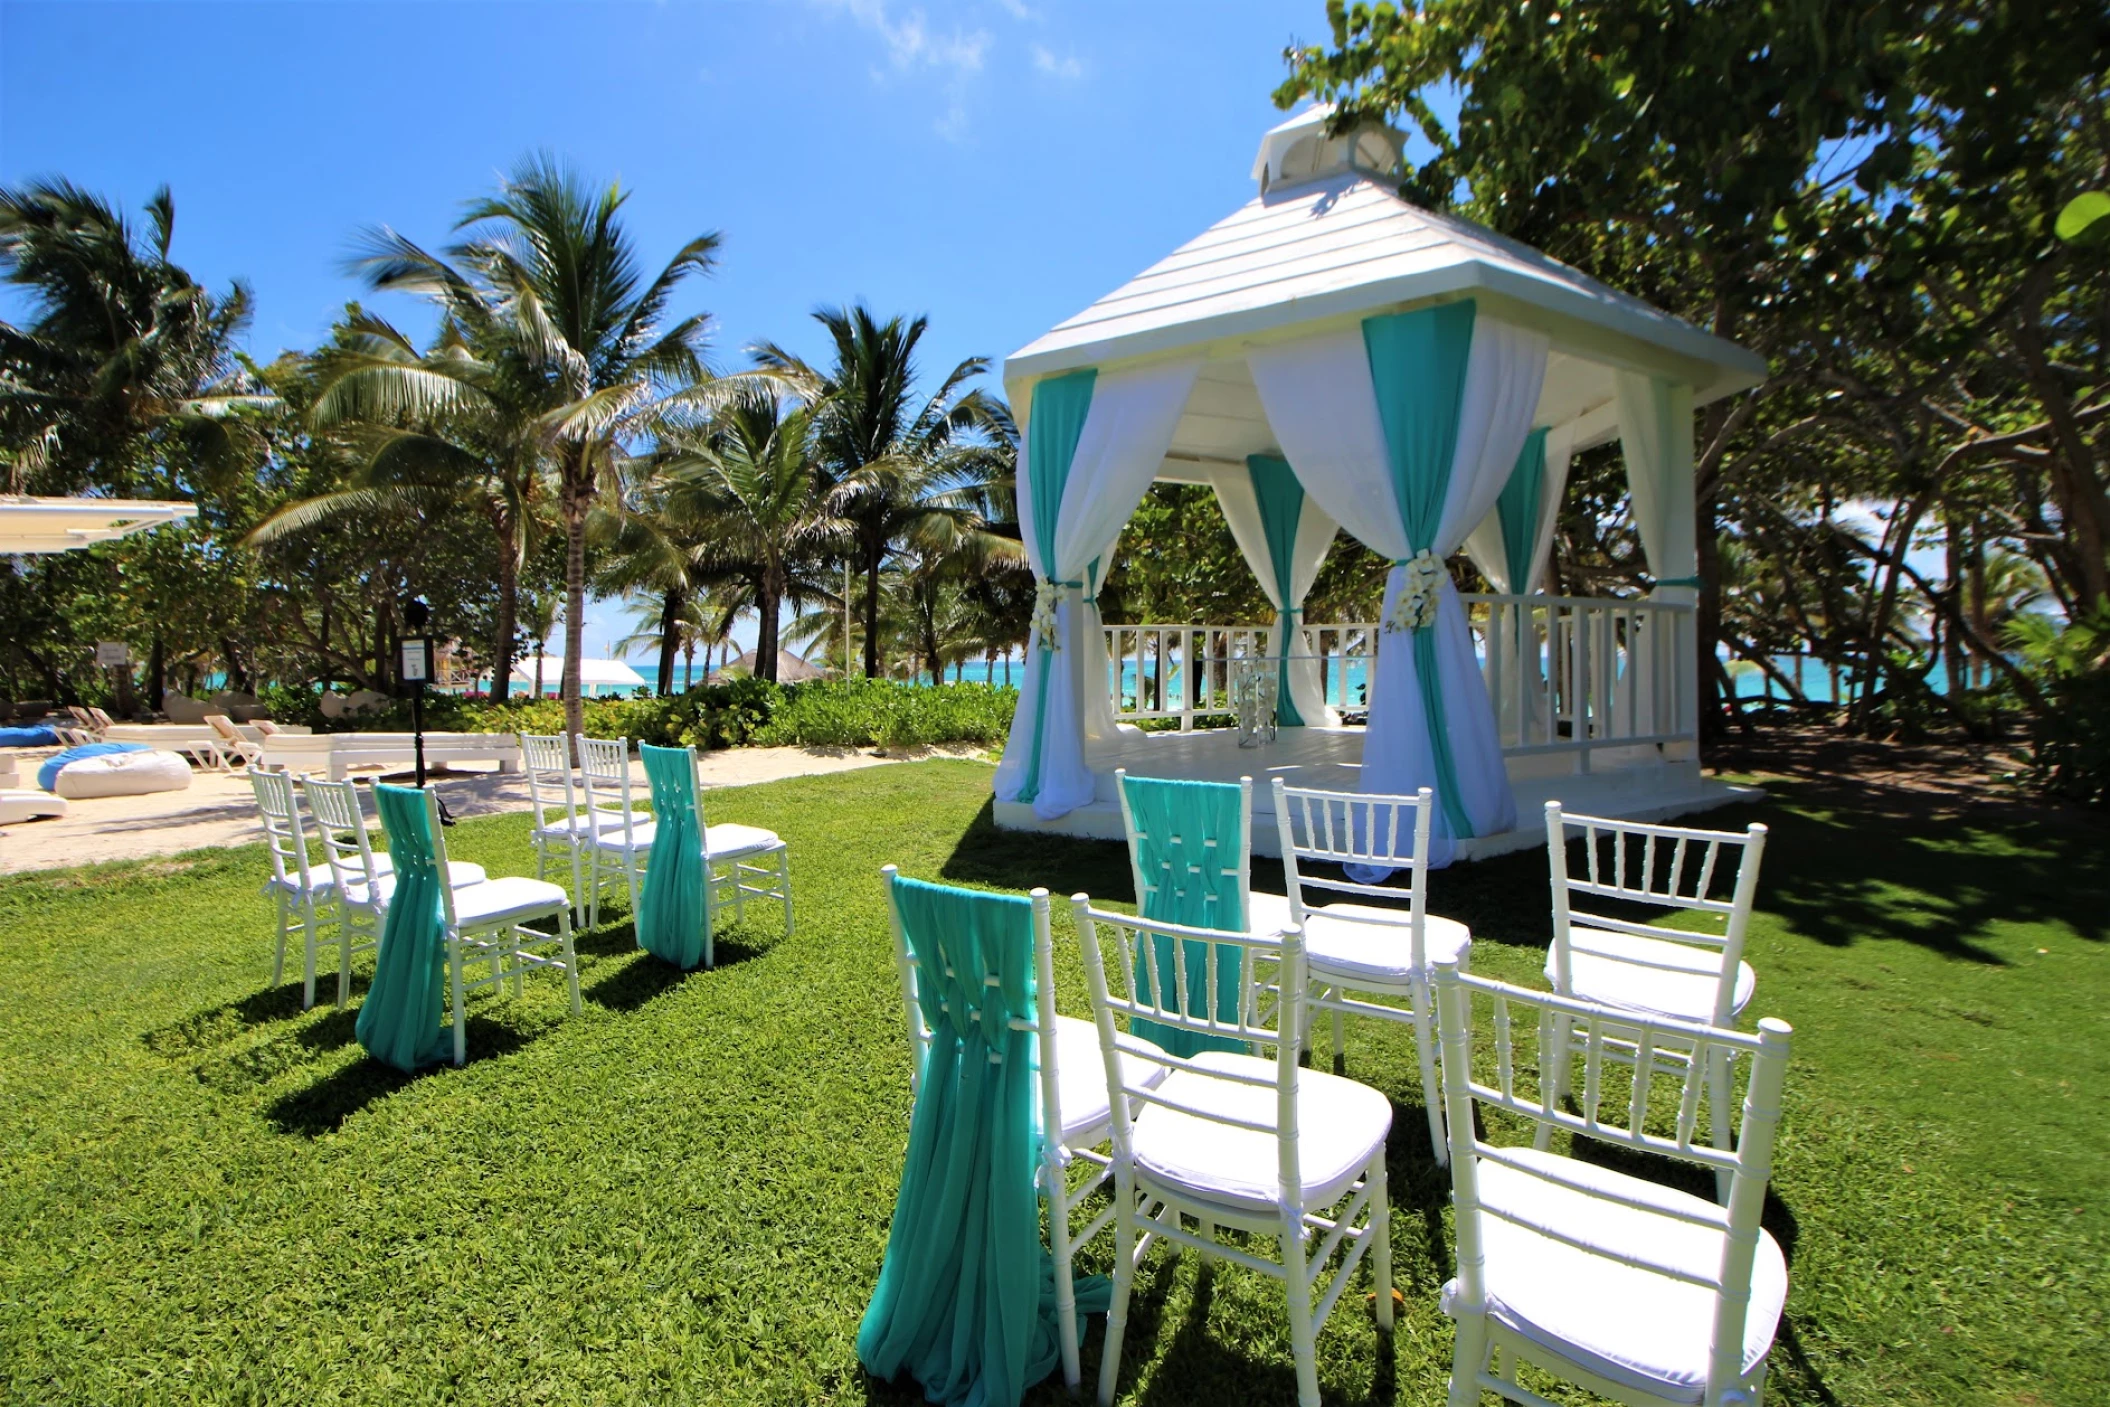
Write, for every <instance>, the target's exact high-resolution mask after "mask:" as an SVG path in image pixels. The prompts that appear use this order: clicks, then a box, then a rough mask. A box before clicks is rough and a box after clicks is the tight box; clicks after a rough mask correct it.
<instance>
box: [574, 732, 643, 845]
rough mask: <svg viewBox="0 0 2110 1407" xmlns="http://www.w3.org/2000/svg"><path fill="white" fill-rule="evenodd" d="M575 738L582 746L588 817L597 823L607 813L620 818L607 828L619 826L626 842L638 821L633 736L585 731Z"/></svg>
mask: <svg viewBox="0 0 2110 1407" xmlns="http://www.w3.org/2000/svg"><path fill="white" fill-rule="evenodd" d="M572 742H573V744H574V746H576V747H577V748H578V750H579V780H580V781H581V782H582V783H584V784H585V789H586V810H587V814H588V817H589V819H591V820H593V821H595V822H596V823H597V824H598V823H600V822H601V820H602V818H604V817H612V818H615V819H617V820H619V821H620V822H621V825H620V827H619V828H618V827H614V826H611V827H609V828H608V829H609V830H610V831H611V832H613V831H615V830H617V829H620V831H621V834H622V837H623V839H624V841H625V842H626V843H627V842H628V841H629V840H630V839H631V838H632V837H631V831H632V830H633V828H634V827H635V826H636V824H637V817H636V809H635V807H634V806H633V805H632V795H631V781H630V740H629V739H628V738H589V737H585V736H583V735H582V736H580V737H577V738H574V739H573V740H572Z"/></svg>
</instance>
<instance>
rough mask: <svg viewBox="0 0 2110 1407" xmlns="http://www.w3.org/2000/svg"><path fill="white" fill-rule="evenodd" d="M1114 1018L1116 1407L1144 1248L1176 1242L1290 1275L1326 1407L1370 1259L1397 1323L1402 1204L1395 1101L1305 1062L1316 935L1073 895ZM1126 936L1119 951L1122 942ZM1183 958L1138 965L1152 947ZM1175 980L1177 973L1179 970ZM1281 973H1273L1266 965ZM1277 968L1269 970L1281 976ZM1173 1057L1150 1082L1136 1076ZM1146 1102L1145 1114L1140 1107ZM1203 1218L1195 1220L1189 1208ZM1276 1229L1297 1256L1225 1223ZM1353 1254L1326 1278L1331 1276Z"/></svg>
mask: <svg viewBox="0 0 2110 1407" xmlns="http://www.w3.org/2000/svg"><path fill="white" fill-rule="evenodd" d="M1070 902H1071V907H1072V909H1073V910H1074V912H1075V914H1076V918H1077V931H1078V936H1079V938H1080V939H1081V940H1082V942H1083V946H1084V959H1085V962H1084V967H1085V976H1086V978H1087V980H1088V982H1089V984H1090V987H1091V997H1092V1014H1093V1018H1094V1020H1095V1021H1096V1023H1097V1025H1098V1028H1099V1049H1100V1056H1101V1063H1102V1065H1103V1067H1104V1070H1105V1076H1106V1085H1107V1105H1108V1109H1109V1111H1110V1114H1111V1119H1112V1134H1113V1170H1114V1184H1115V1191H1114V1245H1115V1252H1114V1295H1113V1305H1112V1308H1111V1310H1110V1311H1109V1313H1108V1315H1107V1323H1106V1347H1105V1351H1104V1356H1103V1358H1102V1359H1101V1364H1100V1371H1099V1401H1100V1403H1101V1404H1102V1407H1111V1404H1112V1402H1113V1400H1114V1389H1115V1387H1116V1386H1117V1385H1118V1382H1119V1378H1120V1370H1121V1340H1122V1335H1123V1333H1124V1331H1125V1329H1126V1326H1127V1318H1128V1301H1129V1297H1130V1294H1131V1291H1132V1290H1133V1288H1134V1285H1135V1278H1136V1271H1137V1267H1138V1265H1139V1264H1140V1262H1141V1260H1142V1257H1143V1256H1144V1255H1145V1254H1146V1253H1147V1252H1148V1251H1149V1249H1150V1247H1151V1246H1152V1245H1153V1244H1154V1243H1156V1242H1159V1241H1162V1242H1164V1243H1165V1244H1166V1245H1168V1246H1173V1247H1184V1248H1189V1249H1193V1250H1197V1251H1200V1252H1202V1253H1203V1254H1205V1255H1210V1256H1216V1257H1218V1258H1220V1259H1224V1260H1228V1261H1232V1262H1234V1263H1236V1264H1239V1265H1243V1266H1245V1267H1247V1268H1248V1269H1251V1270H1255V1271H1258V1272H1260V1273H1261V1274H1264V1275H1271V1276H1273V1277H1275V1278H1276V1279H1279V1280H1281V1281H1283V1283H1284V1285H1285V1287H1286V1291H1287V1299H1288V1307H1289V1329H1290V1349H1291V1354H1292V1357H1293V1358H1294V1359H1295V1362H1296V1374H1297V1400H1298V1402H1299V1403H1300V1404H1301V1407H1317V1404H1318V1401H1319V1379H1318V1367H1317V1358H1316V1352H1315V1348H1314V1344H1315V1341H1316V1338H1317V1335H1318V1333H1319V1330H1320V1329H1321V1328H1322V1327H1323V1326H1324V1324H1325V1322H1326V1318H1327V1316H1328V1315H1329V1314H1331V1313H1332V1311H1333V1309H1334V1306H1335V1305H1336V1304H1338V1303H1339V1302H1340V1299H1341V1297H1342V1294H1343V1293H1344V1291H1345V1290H1346V1289H1347V1287H1348V1285H1349V1283H1350V1281H1351V1280H1352V1278H1353V1276H1354V1272H1355V1268H1356V1265H1357V1264H1358V1262H1360V1261H1361V1260H1362V1259H1363V1258H1364V1257H1365V1256H1366V1255H1367V1256H1368V1258H1369V1260H1370V1265H1371V1276H1372V1279H1373V1281H1374V1282H1375V1284H1374V1286H1373V1288H1374V1289H1375V1292H1376V1315H1377V1324H1378V1328H1379V1330H1380V1331H1381V1332H1384V1333H1390V1332H1391V1330H1392V1255H1391V1241H1390V1230H1389V1228H1390V1211H1389V1204H1388V1202H1387V1199H1386V1194H1385V1135H1386V1133H1387V1132H1388V1131H1389V1130H1390V1128H1391V1126H1392V1106H1391V1104H1390V1102H1389V1101H1387V1100H1386V1098H1385V1096H1384V1095H1382V1094H1380V1093H1379V1092H1378V1091H1376V1090H1374V1089H1370V1088H1368V1087H1367V1086H1364V1085H1360V1084H1357V1083H1356V1082H1355V1081H1353V1080H1349V1079H1344V1078H1342V1077H1341V1076H1338V1075H1329V1074H1322V1073H1320V1072H1319V1071H1316V1070H1306V1069H1302V1068H1300V1067H1299V1063H1298V1048H1299V1045H1300V1042H1301V1036H1302V1021H1303V1018H1304V1008H1305V1003H1306V1000H1307V998H1308V992H1309V976H1308V974H1307V973H1306V971H1305V968H1304V946H1303V935H1302V934H1301V933H1299V932H1298V931H1297V930H1296V929H1295V928H1290V929H1287V930H1285V931H1284V932H1282V933H1280V934H1278V935H1273V936H1267V937H1262V936H1259V935H1255V934H1250V933H1225V932H1223V931H1221V930H1216V929H1207V928H1188V927H1183V926H1181V925H1178V924H1169V923H1159V922H1155V921H1152V920H1148V919H1140V918H1135V917H1133V916H1130V915H1127V914H1118V913H1110V912H1106V911H1103V910H1099V909H1094V908H1092V907H1091V901H1090V899H1088V898H1087V897H1086V896H1084V895H1082V894H1079V895H1077V896H1075V897H1074V898H1073V899H1072V900H1071V901H1070ZM1108 947H1110V948H1112V950H1113V951H1112V952H1111V953H1107V952H1105V951H1104V949H1106V948H1108ZM1234 947H1235V948H1238V949H1242V950H1243V951H1242V955H1241V956H1242V961H1243V963H1244V967H1245V971H1246V972H1247V973H1248V974H1249V979H1248V980H1247V981H1245V982H1243V983H1241V984H1240V986H1239V990H1240V992H1241V993H1242V997H1243V999H1242V1001H1241V1002H1240V1005H1239V1009H1238V1010H1237V1011H1235V1012H1229V1013H1226V1012H1225V1011H1223V1010H1222V1009H1221V1007H1219V1006H1218V1005H1217V1004H1215V1003H1214V1002H1212V1001H1210V1000H1209V994H1212V993H1214V992H1216V991H1218V990H1219V988H1218V983H1217V976H1218V964H1219V962H1221V961H1224V960H1225V959H1224V958H1223V957H1222V954H1223V953H1224V952H1225V951H1226V950H1227V949H1231V948H1234ZM1154 949H1156V950H1163V951H1167V952H1169V953H1170V954H1171V955H1172V957H1171V961H1170V962H1169V963H1160V962H1157V961H1143V962H1140V963H1139V961H1138V958H1139V954H1147V953H1149V952H1151V951H1152V950H1154ZM1168 968H1169V970H1170V978H1169V980H1168V979H1167V969H1168ZM1262 968H1272V969H1273V972H1272V974H1269V975H1264V974H1263V973H1262V972H1261V971H1260V969H1262ZM1270 975H1271V976H1272V980H1269V976H1270ZM1137 1022H1146V1023H1150V1024H1151V1025H1152V1027H1153V1028H1154V1029H1160V1030H1162V1029H1165V1028H1171V1029H1174V1030H1177V1031H1180V1032H1183V1033H1185V1034H1186V1035H1188V1036H1190V1037H1193V1038H1195V1039H1198V1040H1201V1041H1206V1042H1211V1043H1214V1042H1223V1041H1234V1042H1241V1043H1244V1044H1245V1045H1246V1047H1247V1048H1248V1049H1251V1048H1252V1047H1254V1046H1272V1047H1274V1053H1273V1055H1272V1056H1271V1057H1266V1058H1263V1057H1261V1056H1257V1055H1252V1054H1238V1053H1234V1052H1232V1051H1228V1050H1223V1049H1203V1050H1201V1051H1200V1053H1198V1054H1196V1055H1194V1056H1192V1057H1191V1058H1182V1057H1179V1056H1175V1055H1172V1054H1170V1053H1168V1052H1167V1051H1166V1050H1165V1049H1164V1048H1163V1047H1162V1046H1160V1045H1158V1044H1156V1043H1155V1042H1154V1041H1153V1040H1148V1039H1144V1038H1142V1037H1139V1036H1137V1035H1135V1034H1133V1027H1134V1025H1135V1023H1137ZM1139 1065H1156V1066H1158V1067H1160V1068H1162V1069H1163V1070H1164V1072H1165V1076H1164V1078H1163V1080H1162V1081H1160V1082H1157V1083H1150V1082H1147V1081H1144V1080H1139V1079H1137V1078H1135V1076H1134V1074H1133V1073H1131V1072H1132V1071H1134V1070H1135V1069H1137V1068H1138V1066H1139ZM1131 1110H1134V1111H1137V1112H1134V1113H1133V1114H1132V1113H1131ZM1189 1217H1191V1218H1193V1219H1195V1220H1196V1221H1197V1222H1199V1223H1200V1226H1199V1230H1198V1231H1189V1230H1187V1228H1186V1225H1185V1222H1184V1220H1183V1218H1189ZM1226 1227H1228V1228H1233V1229H1236V1230H1242V1231H1247V1232H1251V1233H1254V1234H1257V1235H1259V1236H1263V1237H1270V1238H1274V1240H1275V1244H1276V1245H1277V1246H1278V1248H1279V1259H1274V1258H1268V1257H1264V1256H1261V1255H1258V1254H1255V1253H1254V1251H1253V1250H1251V1249H1248V1248H1246V1247H1242V1246H1235V1245H1230V1244H1227V1243H1225V1242H1224V1241H1222V1240H1221V1239H1219V1237H1218V1235H1217V1232H1218V1230H1219V1229H1220V1228H1226ZM1337 1253H1338V1254H1339V1256H1340V1259H1339V1263H1338V1265H1335V1266H1334V1268H1333V1271H1332V1274H1331V1277H1330V1278H1328V1279H1326V1283H1325V1286H1324V1289H1323V1290H1322V1289H1321V1288H1320V1283H1319V1282H1320V1280H1321V1277H1322V1276H1325V1274H1326V1271H1327V1267H1328V1266H1329V1265H1332V1264H1333V1262H1334V1258H1335V1256H1336V1254H1337Z"/></svg>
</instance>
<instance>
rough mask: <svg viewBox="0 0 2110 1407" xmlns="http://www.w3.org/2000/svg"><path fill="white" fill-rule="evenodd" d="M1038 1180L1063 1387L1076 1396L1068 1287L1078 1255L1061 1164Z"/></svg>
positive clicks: (1079, 1370)
mask: <svg viewBox="0 0 2110 1407" xmlns="http://www.w3.org/2000/svg"><path fill="white" fill-rule="evenodd" d="M1040 1177H1041V1182H1042V1183H1043V1184H1044V1186H1045V1188H1046V1190H1047V1196H1048V1241H1049V1246H1048V1249H1049V1250H1050V1251H1051V1252H1053V1254H1054V1259H1055V1324H1056V1329H1055V1332H1056V1333H1057V1334H1059V1335H1061V1346H1062V1383H1063V1386H1064V1387H1066V1388H1068V1389H1069V1390H1070V1391H1071V1392H1075V1391H1076V1390H1077V1385H1078V1384H1079V1383H1080V1382H1082V1381H1083V1378H1084V1369H1083V1366H1082V1365H1081V1364H1079V1362H1078V1361H1077V1287H1076V1286H1075V1285H1074V1284H1072V1283H1071V1277H1072V1275H1073V1274H1074V1271H1073V1269H1072V1266H1073V1264H1074V1262H1075V1259H1076V1254H1077V1252H1076V1248H1075V1247H1073V1246H1072V1245H1071V1244H1070V1206H1069V1201H1070V1199H1069V1188H1068V1183H1067V1180H1066V1179H1065V1178H1064V1176H1063V1170H1062V1164H1061V1163H1060V1162H1058V1161H1055V1160H1053V1159H1049V1160H1046V1161H1044V1162H1042V1163H1041V1165H1040Z"/></svg>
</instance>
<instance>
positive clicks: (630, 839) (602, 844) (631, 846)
mask: <svg viewBox="0 0 2110 1407" xmlns="http://www.w3.org/2000/svg"><path fill="white" fill-rule="evenodd" d="M656 834H658V829H657V827H655V826H654V825H653V823H652V822H650V821H632V822H631V823H630V834H629V835H628V836H625V835H624V834H623V823H622V821H621V820H620V819H618V820H617V821H616V823H615V824H614V825H613V826H604V827H602V828H601V831H600V833H599V834H598V835H596V836H595V837H594V838H593V844H594V848H595V849H596V850H600V851H603V852H605V853H607V854H611V855H620V854H622V853H623V852H624V851H626V850H635V851H637V852H638V853H639V854H643V853H644V852H645V851H647V850H650V849H651V848H652V837H653V836H654V835H656Z"/></svg>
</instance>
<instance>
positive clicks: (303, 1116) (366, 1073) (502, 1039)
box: [264, 1012, 534, 1138]
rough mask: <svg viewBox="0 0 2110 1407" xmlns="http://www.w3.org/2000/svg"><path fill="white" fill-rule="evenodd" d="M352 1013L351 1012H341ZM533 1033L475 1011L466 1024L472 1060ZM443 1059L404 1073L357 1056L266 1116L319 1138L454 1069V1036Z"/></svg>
mask: <svg viewBox="0 0 2110 1407" xmlns="http://www.w3.org/2000/svg"><path fill="white" fill-rule="evenodd" d="M343 1015H345V1016H351V1015H353V1013H350V1012H346V1013H343ZM533 1039H534V1036H533V1034H532V1033H529V1032H525V1031H521V1030H519V1029H518V1028H516V1027H513V1026H509V1025H507V1024H505V1023H504V1022H500V1021H493V1020H491V1019H490V1018H489V1017H485V1016H477V1015H471V1016H470V1017H469V1026H468V1044H469V1064H471V1065H474V1064H477V1063H478V1062H480V1061H484V1060H496V1059H500V1058H502V1057H504V1056H508V1055H511V1054H513V1053H514V1052H515V1051H517V1050H520V1049H522V1048H523V1047H525V1046H526V1045H527V1044H528V1042H529V1041H531V1040H533ZM440 1049H441V1050H442V1052H443V1057H442V1060H441V1063H439V1064H437V1065H434V1066H431V1067H429V1068H427V1069H424V1070H420V1071H418V1072H417V1073H416V1074H414V1075H406V1074H404V1073H403V1072H402V1071H400V1070H398V1069H396V1068H395V1067H394V1066H392V1065H384V1064H382V1063H381V1062H380V1061H378V1060H375V1059H373V1058H371V1057H367V1058H365V1059H361V1060H356V1061H354V1062H352V1063H351V1064H350V1065H347V1066H345V1067H344V1068H343V1069H341V1070H338V1071H337V1072H336V1073H334V1074H331V1075H327V1076H325V1077H324V1078H322V1079H320V1080H317V1081H316V1082H315V1083H314V1084H311V1085H308V1086H307V1087H306V1088H303V1089H297V1090H293V1091H291V1092H290V1093H288V1094H285V1095H282V1096H280V1097H279V1098H278V1099H276V1100H273V1101H272V1103H271V1104H270V1106H269V1107H268V1108H266V1109H265V1111H264V1117H265V1118H266V1119H267V1120H268V1121H269V1122H270V1124H271V1126H272V1127H273V1128H275V1129H277V1130H278V1131H279V1132H280V1133H287V1134H297V1135H299V1136H301V1137H303V1138H320V1137H321V1136H323V1135H324V1134H330V1133H335V1132H336V1131H337V1130H338V1129H340V1128H342V1127H343V1126H344V1123H345V1121H346V1120H347V1119H349V1118H351V1117H352V1116H353V1115H354V1114H357V1113H358V1112H359V1111H360V1110H362V1109H364V1108H366V1107H367V1106H368V1105H370V1104H372V1103H374V1102H375V1101H376V1100H379V1099H383V1098H386V1097H387V1096H389V1095H392V1094H394V1093H395V1092H396V1091H398V1090H400V1089H403V1088H405V1087H407V1086H409V1085H412V1084H415V1083H416V1082H418V1081H419V1080H426V1079H431V1078H433V1077H434V1076H436V1075H439V1074H442V1073H444V1072H446V1071H448V1070H452V1069H454V1068H455V1066H454V1063H453V1043H452V1037H451V1036H449V1037H445V1038H443V1039H442V1041H441V1044H440Z"/></svg>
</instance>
